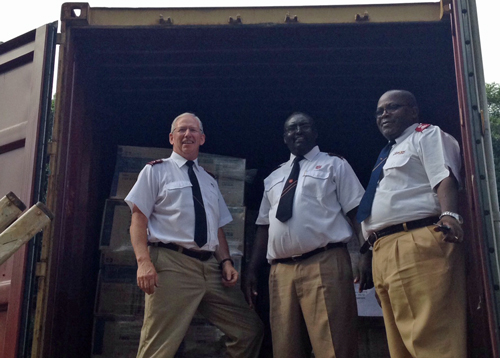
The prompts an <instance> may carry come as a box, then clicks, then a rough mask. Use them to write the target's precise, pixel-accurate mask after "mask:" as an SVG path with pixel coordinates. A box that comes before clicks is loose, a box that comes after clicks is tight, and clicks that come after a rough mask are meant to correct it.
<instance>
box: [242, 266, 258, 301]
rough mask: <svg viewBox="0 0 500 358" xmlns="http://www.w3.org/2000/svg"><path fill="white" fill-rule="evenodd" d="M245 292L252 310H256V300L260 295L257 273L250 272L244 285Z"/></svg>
mask: <svg viewBox="0 0 500 358" xmlns="http://www.w3.org/2000/svg"><path fill="white" fill-rule="evenodd" d="M243 292H244V293H245V299H246V300H247V303H248V305H249V306H250V308H254V306H255V299H256V297H257V295H258V292H257V275H256V274H255V272H252V271H251V270H249V271H248V272H247V274H246V275H245V281H244V285H243Z"/></svg>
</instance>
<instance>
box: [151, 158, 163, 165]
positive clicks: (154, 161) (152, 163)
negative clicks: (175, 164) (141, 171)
mask: <svg viewBox="0 0 500 358" xmlns="http://www.w3.org/2000/svg"><path fill="white" fill-rule="evenodd" d="M160 163H163V160H162V159H156V160H153V161H151V162H149V163H148V164H149V165H151V166H153V165H155V164H160Z"/></svg>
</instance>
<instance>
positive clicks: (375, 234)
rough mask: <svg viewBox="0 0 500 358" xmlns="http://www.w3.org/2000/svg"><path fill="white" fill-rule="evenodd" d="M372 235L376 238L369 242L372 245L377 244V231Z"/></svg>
mask: <svg viewBox="0 0 500 358" xmlns="http://www.w3.org/2000/svg"><path fill="white" fill-rule="evenodd" d="M372 235H373V237H374V238H375V239H374V240H373V242H370V240H368V243H369V244H370V246H371V247H373V245H375V242H376V241H377V240H378V235H377V232H376V231H374V232H372Z"/></svg>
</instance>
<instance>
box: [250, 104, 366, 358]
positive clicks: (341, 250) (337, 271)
mask: <svg viewBox="0 0 500 358" xmlns="http://www.w3.org/2000/svg"><path fill="white" fill-rule="evenodd" d="M317 137H318V133H317V130H316V126H315V123H314V121H313V119H312V118H311V117H310V116H308V115H306V114H304V113H294V114H292V115H291V116H290V117H289V118H288V119H287V120H286V122H285V125H284V134H283V138H284V142H285V144H286V145H287V146H288V148H289V150H290V152H291V154H290V160H289V161H288V162H286V163H284V164H282V165H281V166H280V167H279V168H278V169H276V170H275V171H274V172H273V173H271V174H270V175H269V176H268V177H267V178H266V179H265V181H264V195H263V198H262V203H261V207H260V211H259V216H258V219H257V222H256V224H257V225H258V228H257V235H256V240H255V244H254V248H253V252H252V258H251V262H250V264H249V267H248V270H247V273H248V275H247V277H246V280H245V292H246V296H247V301H249V303H250V305H252V304H253V299H254V298H255V296H256V295H257V290H256V287H257V286H256V284H257V270H258V269H259V267H260V266H261V265H262V264H264V263H265V260H266V257H267V260H268V262H269V263H271V273H270V277H269V290H270V321H271V331H272V342H273V356H274V358H290V357H294V358H302V357H304V358H306V357H310V356H311V350H313V351H314V354H315V357H316V358H334V357H336V358H353V357H357V328H356V318H357V307H356V298H355V292H354V287H353V274H352V268H351V261H350V257H349V253H348V251H347V248H346V243H347V242H348V241H349V240H350V239H351V237H352V236H354V235H357V233H358V228H359V225H355V229H354V230H353V227H352V226H351V224H350V223H349V221H348V220H347V219H346V218H350V219H351V220H352V221H353V222H355V220H354V218H355V215H356V209H357V207H358V204H359V201H360V200H361V197H362V195H363V192H364V190H363V187H362V186H361V184H360V183H359V181H358V178H357V177H356V175H355V174H354V171H353V170H352V168H351V166H350V165H349V164H348V163H347V161H346V160H344V159H343V158H340V157H338V156H334V155H330V154H327V153H322V152H320V150H319V148H318V146H317V145H316V139H317ZM293 173H296V175H294V174H293ZM266 253H267V256H266ZM365 274H366V273H365ZM362 281H363V282H362V283H361V285H362V287H365V284H366V276H363V280H362Z"/></svg>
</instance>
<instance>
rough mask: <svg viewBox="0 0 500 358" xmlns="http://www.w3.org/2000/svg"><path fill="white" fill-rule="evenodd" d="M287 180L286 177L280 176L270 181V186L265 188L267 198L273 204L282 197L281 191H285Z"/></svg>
mask: <svg viewBox="0 0 500 358" xmlns="http://www.w3.org/2000/svg"><path fill="white" fill-rule="evenodd" d="M284 181H285V177H284V176H282V177H278V178H275V179H274V180H272V181H271V182H270V183H269V186H268V187H267V188H265V191H266V194H267V198H268V199H269V202H270V203H271V206H272V205H274V204H276V203H277V202H278V201H279V200H280V197H281V192H282V191H283V182H284Z"/></svg>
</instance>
